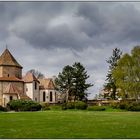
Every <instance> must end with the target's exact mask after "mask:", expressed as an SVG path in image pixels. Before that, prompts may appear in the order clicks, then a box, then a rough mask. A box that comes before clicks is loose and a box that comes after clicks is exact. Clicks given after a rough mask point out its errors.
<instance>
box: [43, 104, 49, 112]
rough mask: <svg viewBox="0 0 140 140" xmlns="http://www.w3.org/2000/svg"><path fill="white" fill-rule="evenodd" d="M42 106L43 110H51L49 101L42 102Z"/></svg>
mask: <svg viewBox="0 0 140 140" xmlns="http://www.w3.org/2000/svg"><path fill="white" fill-rule="evenodd" d="M41 106H42V110H44V111H45V110H50V106H49V104H48V103H42V104H41Z"/></svg>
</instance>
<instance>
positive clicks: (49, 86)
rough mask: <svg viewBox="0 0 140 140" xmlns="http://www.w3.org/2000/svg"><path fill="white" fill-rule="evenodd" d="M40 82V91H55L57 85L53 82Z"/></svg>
mask: <svg viewBox="0 0 140 140" xmlns="http://www.w3.org/2000/svg"><path fill="white" fill-rule="evenodd" d="M39 82H40V86H39V87H40V89H55V85H54V83H53V80H52V79H50V78H48V79H39Z"/></svg>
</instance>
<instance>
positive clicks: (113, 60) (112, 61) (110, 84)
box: [104, 48, 122, 99]
mask: <svg viewBox="0 0 140 140" xmlns="http://www.w3.org/2000/svg"><path fill="white" fill-rule="evenodd" d="M121 55H122V52H121V50H120V49H118V48H115V49H114V50H113V53H112V56H111V57H109V59H108V60H107V63H108V64H109V70H108V74H107V76H106V77H107V79H106V81H107V83H106V84H105V85H104V87H105V89H108V90H112V93H111V98H112V99H116V84H115V79H114V78H113V76H112V72H113V70H114V69H115V67H116V66H117V62H118V60H119V59H120V58H121Z"/></svg>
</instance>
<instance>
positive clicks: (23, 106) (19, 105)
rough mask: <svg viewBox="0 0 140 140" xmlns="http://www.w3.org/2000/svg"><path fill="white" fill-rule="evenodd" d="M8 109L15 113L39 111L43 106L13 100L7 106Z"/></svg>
mask: <svg viewBox="0 0 140 140" xmlns="http://www.w3.org/2000/svg"><path fill="white" fill-rule="evenodd" d="M7 106H8V108H10V109H11V110H15V111H39V110H41V105H40V104H39V103H37V102H34V101H31V100H30V101H27V100H12V101H10V102H9V103H8V104H7Z"/></svg>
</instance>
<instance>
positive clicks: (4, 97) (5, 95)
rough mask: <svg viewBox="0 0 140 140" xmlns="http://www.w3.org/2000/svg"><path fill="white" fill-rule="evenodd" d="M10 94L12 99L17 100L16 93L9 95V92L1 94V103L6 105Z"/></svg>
mask: <svg viewBox="0 0 140 140" xmlns="http://www.w3.org/2000/svg"><path fill="white" fill-rule="evenodd" d="M10 96H12V97H13V100H17V99H18V96H17V95H14V94H13V95H9V94H3V105H4V106H6V104H7V103H8V102H9V101H10Z"/></svg>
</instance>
